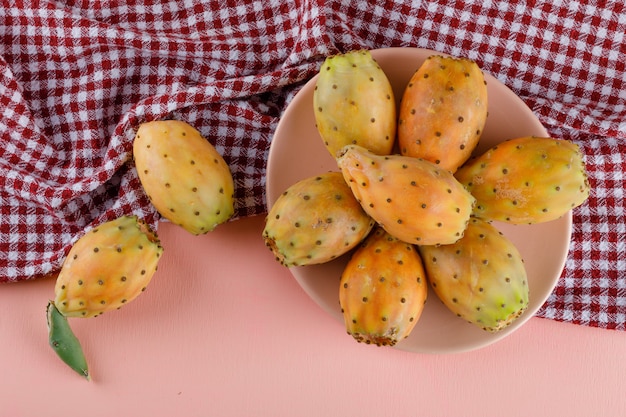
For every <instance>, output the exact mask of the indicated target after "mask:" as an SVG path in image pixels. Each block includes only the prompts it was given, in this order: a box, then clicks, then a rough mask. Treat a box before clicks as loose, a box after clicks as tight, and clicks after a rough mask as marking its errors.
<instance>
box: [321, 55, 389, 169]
mask: <svg viewBox="0 0 626 417" xmlns="http://www.w3.org/2000/svg"><path fill="white" fill-rule="evenodd" d="M313 108H314V110H315V122H316V125H317V130H318V131H319V133H320V136H321V137H322V140H323V141H324V145H325V146H326V148H327V149H328V151H329V152H330V154H331V155H332V156H333V157H336V156H337V152H338V151H339V150H340V149H341V148H343V147H344V146H345V145H349V144H357V145H360V146H363V147H365V148H367V149H369V150H370V151H372V152H374V153H377V154H379V155H386V154H389V153H390V152H391V150H392V149H393V145H394V143H395V138H396V102H395V99H394V94H393V90H392V88H391V84H390V82H389V79H388V78H387V75H386V74H385V73H384V72H383V70H382V69H381V68H380V66H379V65H378V63H377V62H376V61H375V60H374V58H373V57H372V55H371V54H370V52H369V51H367V50H358V51H351V52H347V53H344V54H338V55H333V56H329V57H328V58H326V60H325V61H324V63H323V64H322V66H321V68H320V70H319V74H318V78H317V81H316V84H315V90H314V92H313Z"/></svg>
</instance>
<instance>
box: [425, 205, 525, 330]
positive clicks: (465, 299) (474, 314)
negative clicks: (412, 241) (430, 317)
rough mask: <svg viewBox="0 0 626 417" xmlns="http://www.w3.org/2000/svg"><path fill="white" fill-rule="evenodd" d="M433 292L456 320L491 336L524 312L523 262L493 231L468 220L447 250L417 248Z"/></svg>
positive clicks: (491, 227)
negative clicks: (467, 223) (458, 319)
mask: <svg viewBox="0 0 626 417" xmlns="http://www.w3.org/2000/svg"><path fill="white" fill-rule="evenodd" d="M419 251H420V254H421V255H422V260H423V262H424V268H425V269H426V276H427V277H428V280H429V282H430V283H431V287H432V288H433V291H434V292H435V294H436V295H437V297H438V298H439V299H440V300H441V301H442V302H443V303H444V304H445V306H446V307H447V308H448V309H449V310H450V311H451V312H453V313H454V314H456V315H457V316H458V317H460V318H462V319H464V320H466V321H468V322H470V323H472V324H474V325H476V326H479V327H480V328H482V329H483V330H486V331H488V332H497V331H499V330H502V329H504V328H505V327H507V326H509V325H510V324H511V323H512V322H514V321H515V320H516V319H517V318H519V317H520V316H521V315H522V313H523V312H524V311H525V310H526V308H527V307H528V299H529V288H528V281H527V276H526V269H525V266H524V261H523V259H522V257H521V255H520V253H519V251H518V250H517V248H516V247H515V245H514V244H513V243H512V242H511V241H510V240H509V239H508V238H507V237H506V236H505V235H503V234H502V233H501V232H500V231H499V230H498V229H497V228H496V227H495V226H494V225H492V224H491V223H489V222H486V221H484V220H482V219H479V218H474V217H473V218H472V219H471V221H470V223H469V225H468V226H467V230H466V231H465V235H464V236H463V238H461V240H459V241H458V242H456V243H454V244H451V245H441V246H419Z"/></svg>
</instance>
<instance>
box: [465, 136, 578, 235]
mask: <svg viewBox="0 0 626 417" xmlns="http://www.w3.org/2000/svg"><path fill="white" fill-rule="evenodd" d="M455 176H456V178H457V179H458V180H459V181H460V182H461V183H462V184H464V185H465V186H466V187H467V189H468V190H469V191H470V192H471V193H472V195H474V197H476V200H477V204H476V207H475V214H476V215H477V216H480V217H483V218H485V219H488V220H498V221H502V222H507V223H513V224H526V223H527V224H532V223H541V222H546V221H550V220H554V219H557V218H559V217H561V216H563V215H564V214H565V213H566V212H568V211H569V210H571V209H573V208H575V207H577V206H579V205H581V204H582V203H583V202H584V201H585V200H586V199H587V197H588V196H589V182H588V179H587V172H586V169H585V163H584V160H583V155H582V153H581V151H580V149H579V147H578V145H576V144H575V143H573V142H570V141H566V140H559V139H554V138H538V137H530V136H529V137H520V138H515V139H510V140H507V141H505V142H502V143H499V144H498V145H496V146H494V147H492V148H491V149H489V150H487V151H486V152H485V153H483V154H482V155H480V156H478V157H477V158H474V159H472V160H470V161H469V162H467V163H466V164H465V165H464V166H463V167H462V168H460V169H459V170H458V171H457V172H456V173H455Z"/></svg>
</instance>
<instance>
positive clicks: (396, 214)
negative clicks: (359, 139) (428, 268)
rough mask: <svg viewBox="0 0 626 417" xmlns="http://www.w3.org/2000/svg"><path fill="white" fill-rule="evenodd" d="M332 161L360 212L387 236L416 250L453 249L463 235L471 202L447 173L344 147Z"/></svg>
mask: <svg viewBox="0 0 626 417" xmlns="http://www.w3.org/2000/svg"><path fill="white" fill-rule="evenodd" d="M337 161H338V164H339V167H340V168H341V170H342V172H343V176H344V178H345V180H346V182H347V183H348V185H350V188H351V189H352V192H353V193H354V195H355V196H356V198H357V200H358V201H359V202H360V203H361V206H362V207H363V209H364V210H365V212H366V213H368V214H369V215H370V216H371V217H372V218H373V219H374V220H376V221H377V222H378V224H380V225H381V226H382V227H383V228H384V229H385V230H386V231H387V232H389V233H390V234H391V235H393V236H395V237H397V238H399V239H401V240H403V241H405V242H408V243H412V244H418V245H437V244H441V245H443V244H448V243H454V242H456V241H457V240H458V239H460V238H461V236H462V235H463V231H464V230H465V227H466V225H467V222H468V220H469V218H470V214H471V212H472V207H473V204H474V201H475V200H474V197H472V195H471V194H470V193H469V192H467V190H465V188H464V187H463V185H461V183H459V182H458V181H457V180H456V179H455V178H454V176H453V175H452V173H451V172H450V171H448V170H445V169H443V168H441V167H439V166H437V165H435V164H434V163H431V162H429V161H426V160H423V159H418V158H413V157H409V156H401V155H375V154H373V153H371V152H368V151H367V150H366V149H364V148H362V147H360V146H356V145H349V146H346V147H344V149H343V153H342V154H341V155H340V156H339V158H338V159H337Z"/></svg>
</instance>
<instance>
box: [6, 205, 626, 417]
mask: <svg viewBox="0 0 626 417" xmlns="http://www.w3.org/2000/svg"><path fill="white" fill-rule="evenodd" d="M262 227H263V218H262V217H252V218H248V219H244V220H238V221H235V222H232V223H229V224H226V225H222V226H220V227H219V228H218V229H217V230H216V231H214V232H212V233H211V234H208V235H204V236H199V237H194V236H191V235H189V234H187V233H186V232H184V231H182V229H179V228H177V227H175V226H173V225H171V224H161V225H160V228H159V234H160V237H161V240H162V243H163V245H164V247H165V254H164V257H163V259H162V261H161V264H160V265H159V271H158V272H157V274H156V275H155V277H154V278H153V281H152V283H151V284H150V286H149V288H148V290H147V291H146V293H145V294H143V295H142V296H141V297H139V298H138V299H137V300H136V301H134V302H133V303H131V304H130V305H128V306H127V307H125V308H124V309H122V310H119V311H115V312H111V313H107V314H105V315H103V316H101V317H98V318H95V319H73V320H72V321H71V322H70V323H71V324H72V327H73V328H74V331H75V333H76V334H77V336H78V337H79V339H80V340H81V342H82V344H83V347H84V350H85V353H86V355H87V357H88V360H89V362H90V367H91V372H92V376H93V380H92V381H91V382H86V381H85V380H83V379H82V378H80V377H79V376H77V375H76V374H74V373H73V372H72V371H71V370H70V369H69V368H67V367H66V366H65V365H64V364H63V363H61V362H60V361H59V360H58V359H57V357H56V356H55V354H54V352H53V351H52V350H51V349H50V348H49V347H48V344H47V330H46V320H45V306H46V303H47V301H48V299H49V298H51V297H52V294H53V286H54V281H53V280H51V279H41V280H36V281H31V282H22V283H18V284H6V285H3V286H2V287H0V337H1V338H2V343H1V344H0V375H1V378H0V416H2V417H5V416H6V417H21V416H44V415H46V416H53V417H54V416H66V417H70V416H84V415H89V416H90V417H96V416H113V415H115V416H171V415H175V416H273V417H276V416H302V417H304V416H356V415H360V416H400V417H402V416H415V415H420V416H430V417H433V416H454V415H456V416H464V417H472V416H482V417H485V416H495V415H506V416H508V417H515V416H520V417H522V416H523V417H527V416H568V417H575V416H585V417H588V416H604V417H606V416H616V417H617V416H623V415H626V398H625V397H624V395H623V393H624V390H625V389H626V379H624V375H626V360H625V359H624V352H626V334H625V333H622V332H617V331H611V330H600V329H596V328H588V327H583V326H576V325H572V324H566V323H560V322H554V321H550V320H546V319H541V318H532V319H531V320H530V321H529V322H528V323H527V324H526V325H525V326H523V327H522V328H521V329H519V330H518V331H516V332H514V333H513V334H512V335H511V336H509V337H507V338H505V339H504V340H502V341H500V342H498V343H496V344H493V345H490V346H488V347H486V348H483V349H481V350H476V351H471V352H466V353H460V354H454V355H421V354H415V353H408V352H404V351H400V350H398V349H393V348H377V347H373V346H366V345H362V344H357V343H356V342H355V341H353V340H352V339H351V338H350V337H349V336H348V335H347V334H346V333H345V331H344V329H343V324H341V323H339V322H337V321H335V320H334V319H332V318H331V317H330V316H328V315H327V314H326V313H324V312H323V311H322V309H321V308H320V307H318V306H317V305H316V304H315V303H314V302H313V301H311V300H310V299H309V298H308V296H307V295H306V294H305V293H304V291H303V290H302V289H301V288H300V287H299V286H298V284H297V283H296V281H295V280H294V279H293V278H292V276H291V275H290V273H289V271H288V270H287V269H285V268H283V267H282V266H280V265H279V264H277V263H276V262H275V261H274V259H273V256H272V255H271V253H270V252H269V251H268V250H267V249H266V248H265V246H264V244H263V242H262V239H261V238H260V235H261V230H262ZM242 260H244V261H242Z"/></svg>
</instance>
